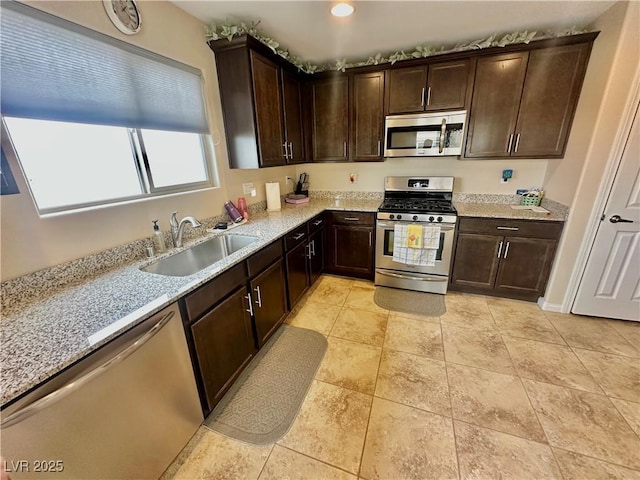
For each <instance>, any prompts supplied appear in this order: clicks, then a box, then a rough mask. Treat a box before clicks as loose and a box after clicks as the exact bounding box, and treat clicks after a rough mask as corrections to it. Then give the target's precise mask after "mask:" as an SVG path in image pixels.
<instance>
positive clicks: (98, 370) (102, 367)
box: [0, 312, 175, 428]
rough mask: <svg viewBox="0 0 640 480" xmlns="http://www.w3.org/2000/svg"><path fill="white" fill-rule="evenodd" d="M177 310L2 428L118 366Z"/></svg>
mask: <svg viewBox="0 0 640 480" xmlns="http://www.w3.org/2000/svg"><path fill="white" fill-rule="evenodd" d="M174 313H175V312H169V313H167V314H166V315H165V316H164V317H162V318H161V319H160V320H159V321H158V322H157V323H156V324H155V325H154V326H153V327H151V328H150V329H149V330H147V332H146V333H144V334H143V335H142V336H141V337H139V338H138V339H137V340H136V341H135V342H133V343H132V344H131V345H129V346H128V347H127V348H125V349H124V350H123V351H122V352H120V353H119V354H117V355H116V356H115V357H113V358H110V359H109V360H107V361H106V362H104V363H103V364H102V365H100V366H99V367H96V368H95V369H93V370H91V371H90V372H89V373H87V374H86V375H83V376H82V377H80V378H78V379H77V380H74V381H72V382H71V383H67V384H66V385H64V386H62V387H60V388H59V389H57V390H55V391H53V392H51V393H49V394H48V395H46V396H44V397H42V398H40V399H38V400H36V401H35V402H33V403H31V404H30V405H27V406H26V407H24V408H22V409H20V410H18V411H17V412H15V413H14V414H13V415H9V416H8V417H7V418H5V419H4V420H3V421H2V424H1V425H0V426H1V427H2V428H8V427H10V426H12V425H15V424H16V423H20V422H21V421H23V420H26V419H27V418H29V417H31V416H32V415H35V414H36V413H38V412H39V411H41V410H43V409H45V408H47V407H48V406H49V405H52V404H54V403H56V402H58V401H59V400H61V399H63V398H64V397H66V396H67V395H69V394H70V393H72V392H74V391H75V390H78V389H79V388H81V387H82V386H83V385H85V384H86V383H88V382H90V381H91V380H93V379H94V378H96V377H97V376H99V375H102V374H103V373H105V372H106V371H107V370H109V369H110V368H112V367H114V366H116V365H117V364H118V363H120V362H122V361H123V360H125V359H126V358H127V357H129V356H131V355H132V354H133V353H135V351H136V350H139V349H140V348H141V347H142V346H143V345H144V344H145V343H147V342H148V341H149V340H151V339H152V338H153V337H154V336H156V334H157V333H158V332H159V331H160V330H162V328H163V327H164V326H165V325H166V324H167V323H169V320H171V319H172V318H173V315H174Z"/></svg>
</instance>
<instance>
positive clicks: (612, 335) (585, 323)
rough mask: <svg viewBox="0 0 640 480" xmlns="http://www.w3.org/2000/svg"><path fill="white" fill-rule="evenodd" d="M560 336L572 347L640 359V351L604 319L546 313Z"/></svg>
mask: <svg viewBox="0 0 640 480" xmlns="http://www.w3.org/2000/svg"><path fill="white" fill-rule="evenodd" d="M545 315H546V316H547V317H548V318H549V320H551V323H553V325H554V326H555V327H556V329H557V330H558V331H559V332H560V334H561V335H562V336H563V337H564V339H565V340H566V341H567V343H568V344H569V345H571V346H572V347H578V348H584V349H586V350H595V351H597V352H604V353H613V354H617V355H625V356H627V357H636V358H637V357H638V356H639V353H638V349H636V348H635V347H634V346H633V345H631V344H630V343H629V342H628V341H627V339H626V338H624V337H623V336H622V335H620V334H619V333H618V332H617V331H616V330H615V329H614V328H613V327H612V326H611V325H610V324H609V323H608V322H607V320H604V319H602V318H595V317H583V316H580V315H572V314H562V313H551V312H545Z"/></svg>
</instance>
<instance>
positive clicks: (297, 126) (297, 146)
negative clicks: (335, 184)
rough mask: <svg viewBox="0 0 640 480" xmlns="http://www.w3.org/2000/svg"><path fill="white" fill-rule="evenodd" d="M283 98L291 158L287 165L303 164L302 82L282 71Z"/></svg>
mask: <svg viewBox="0 0 640 480" xmlns="http://www.w3.org/2000/svg"><path fill="white" fill-rule="evenodd" d="M281 72H282V98H283V99H284V103H283V110H284V131H285V137H286V142H287V146H288V148H289V158H288V159H287V163H289V164H291V163H303V162H304V161H305V159H304V145H303V135H302V107H301V100H300V99H301V97H300V94H301V92H300V82H299V81H298V79H297V78H296V77H295V75H293V74H292V73H290V72H287V71H286V70H282V71H281Z"/></svg>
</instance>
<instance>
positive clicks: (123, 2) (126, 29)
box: [102, 0, 142, 35]
mask: <svg viewBox="0 0 640 480" xmlns="http://www.w3.org/2000/svg"><path fill="white" fill-rule="evenodd" d="M102 3H103V5H104V9H105V10H106V11H107V16H108V17H109V19H110V20H111V21H112V22H113V24H114V25H115V26H116V28H117V29H118V30H120V31H121V32H122V33H125V34H127V35H133V34H134V33H138V32H139V31H140V26H141V25H142V17H141V16H140V9H139V8H138V5H137V4H136V2H135V0H102Z"/></svg>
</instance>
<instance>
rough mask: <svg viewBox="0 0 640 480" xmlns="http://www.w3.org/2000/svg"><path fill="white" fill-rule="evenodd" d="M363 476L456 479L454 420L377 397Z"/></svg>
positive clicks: (370, 479)
mask: <svg viewBox="0 0 640 480" xmlns="http://www.w3.org/2000/svg"><path fill="white" fill-rule="evenodd" d="M360 476H361V477H362V478H365V479H367V480H378V479H394V480H395V479H403V480H410V479H420V480H422V479H427V478H432V479H454V478H455V479H457V478H458V467H457V462H456V450H455V442H454V437H453V426H452V423H451V419H449V418H446V417H442V416H440V415H435V414H433V413H429V412H424V411H422V410H418V409H416V408H411V407H407V406H405V405H400V404H397V403H394V402H389V401H387V400H383V399H380V398H375V399H374V400H373V407H372V409H371V420H370V422H369V430H368V431H367V440H366V443H365V448H364V455H363V457H362V467H361V468H360Z"/></svg>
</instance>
